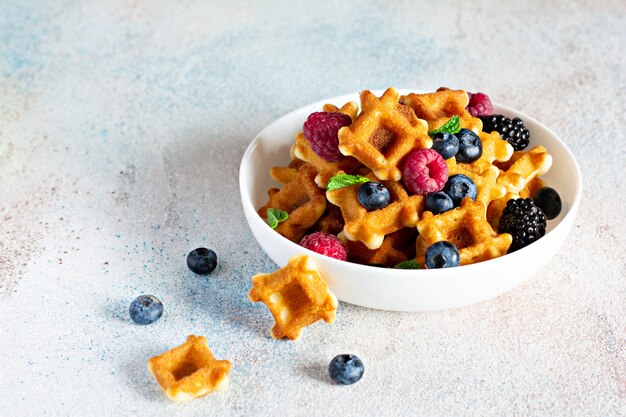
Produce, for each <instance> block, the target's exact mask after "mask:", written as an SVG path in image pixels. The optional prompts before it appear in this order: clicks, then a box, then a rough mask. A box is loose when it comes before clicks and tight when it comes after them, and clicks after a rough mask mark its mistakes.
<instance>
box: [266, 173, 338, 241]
mask: <svg viewBox="0 0 626 417" xmlns="http://www.w3.org/2000/svg"><path fill="white" fill-rule="evenodd" d="M271 175H272V176H273V177H274V178H275V179H276V180H277V181H279V182H283V181H285V186H284V187H283V188H281V189H278V188H271V189H270V190H268V192H267V194H268V196H269V201H268V202H267V204H266V205H265V206H263V207H261V208H260V209H259V215H260V216H261V217H262V218H263V219H266V218H267V209H268V208H270V207H272V208H275V209H280V210H284V211H286V212H287V213H288V214H289V217H288V218H287V220H285V221H284V222H281V223H279V224H278V227H276V231H277V232H278V233H280V234H281V235H283V236H285V237H286V238H287V239H289V240H291V241H293V242H298V241H299V240H300V239H301V238H302V236H304V233H305V232H306V231H307V229H309V228H310V227H311V226H313V225H314V224H315V222H317V220H318V219H319V218H320V217H321V216H322V214H324V210H325V209H326V198H325V197H324V190H322V189H321V188H319V187H318V186H317V185H316V184H315V176H316V175H317V171H316V170H315V168H313V167H312V166H311V165H309V164H305V165H302V166H301V167H300V168H298V170H297V174H296V172H295V171H294V169H292V168H284V169H283V168H273V169H272V171H271Z"/></svg>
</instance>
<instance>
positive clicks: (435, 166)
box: [402, 149, 448, 194]
mask: <svg viewBox="0 0 626 417" xmlns="http://www.w3.org/2000/svg"><path fill="white" fill-rule="evenodd" d="M447 180H448V165H446V161H444V160H443V158H442V157H441V155H439V153H437V151H434V150H432V149H417V150H415V151H413V152H411V153H410V154H409V156H408V157H407V158H406V162H405V163H404V169H403V170H402V182H403V183H404V185H405V187H406V188H407V189H408V190H409V192H411V193H412V194H428V193H434V192H436V191H440V190H441V189H442V188H443V186H444V185H445V183H446V181H447Z"/></svg>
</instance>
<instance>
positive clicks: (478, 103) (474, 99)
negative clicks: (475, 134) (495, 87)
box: [467, 92, 493, 117]
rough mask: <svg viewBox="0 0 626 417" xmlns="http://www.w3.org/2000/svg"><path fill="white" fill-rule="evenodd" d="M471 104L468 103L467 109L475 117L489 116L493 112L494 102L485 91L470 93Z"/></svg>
mask: <svg viewBox="0 0 626 417" xmlns="http://www.w3.org/2000/svg"><path fill="white" fill-rule="evenodd" d="M467 95H468V96H469V104H468V105H467V111H468V112H469V113H470V114H471V115H472V116H474V117H478V116H489V115H490V114H492V113H493V104H491V99H490V98H489V96H488V95H487V94H484V93H470V92H468V93H467Z"/></svg>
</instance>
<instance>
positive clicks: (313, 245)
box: [300, 232, 348, 261]
mask: <svg viewBox="0 0 626 417" xmlns="http://www.w3.org/2000/svg"><path fill="white" fill-rule="evenodd" d="M300 246H302V247H303V248H306V249H309V250H312V251H313V252H317V253H319V254H321V255H325V256H328V257H330V258H335V259H339V260H340V261H345V260H346V259H348V252H347V251H346V247H345V246H344V245H343V243H341V240H339V239H338V238H337V237H336V236H334V235H331V234H330V233H324V232H315V233H311V234H310V235H306V236H304V237H303V238H302V240H300Z"/></svg>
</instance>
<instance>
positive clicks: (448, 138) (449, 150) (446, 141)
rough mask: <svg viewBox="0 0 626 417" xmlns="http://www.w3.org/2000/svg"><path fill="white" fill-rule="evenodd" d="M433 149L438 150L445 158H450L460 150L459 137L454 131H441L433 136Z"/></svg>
mask: <svg viewBox="0 0 626 417" xmlns="http://www.w3.org/2000/svg"><path fill="white" fill-rule="evenodd" d="M432 138H433V146H432V148H431V149H433V150H435V151H437V153H439V155H441V157H442V158H443V159H450V158H452V157H453V156H454V155H456V153H457V152H458V151H459V138H457V137H456V136H455V135H453V134H452V133H447V132H439V133H435V134H434V135H433V136H432Z"/></svg>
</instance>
